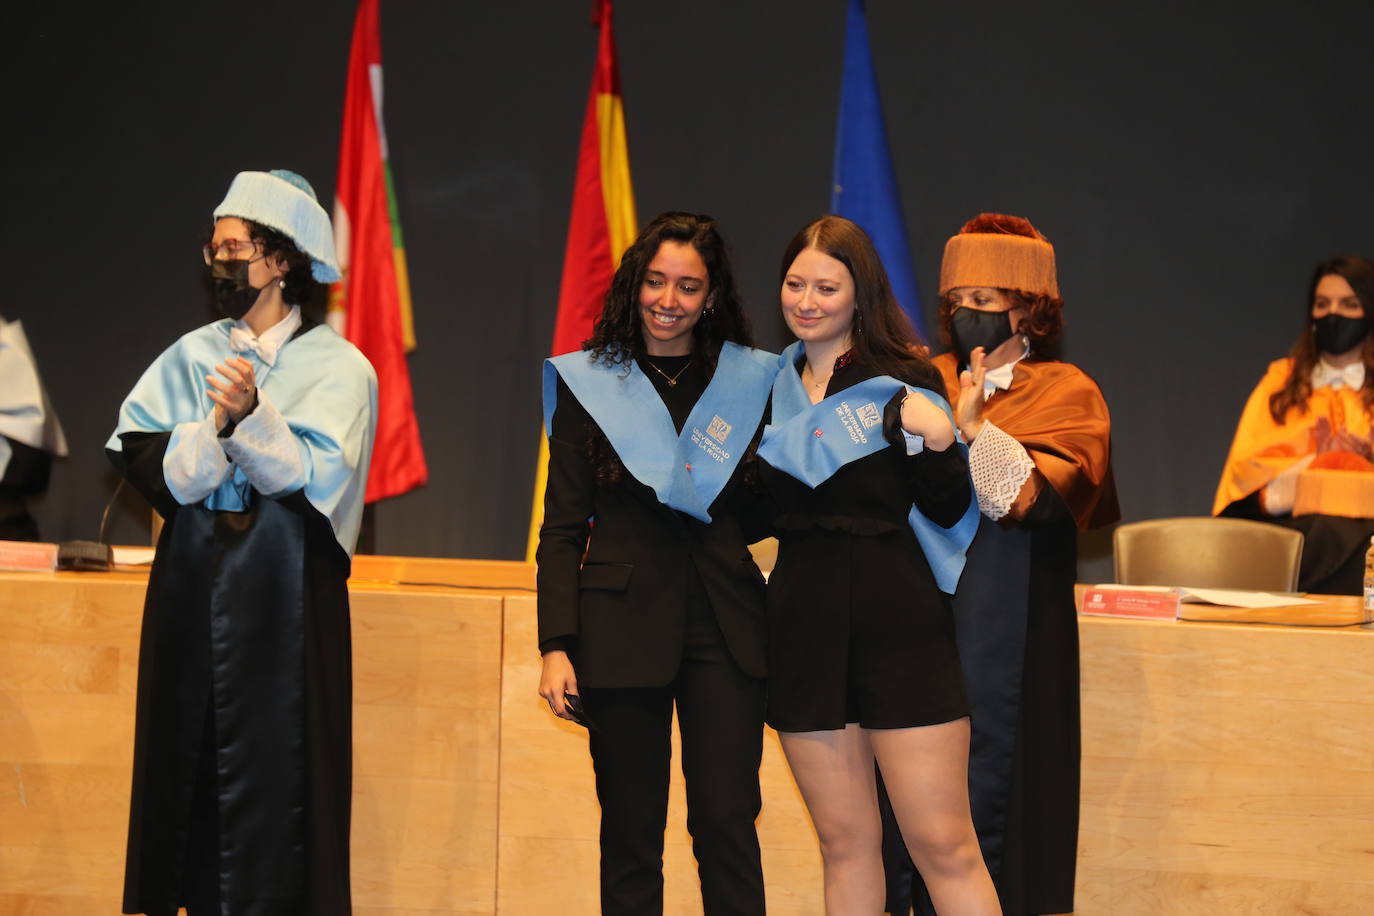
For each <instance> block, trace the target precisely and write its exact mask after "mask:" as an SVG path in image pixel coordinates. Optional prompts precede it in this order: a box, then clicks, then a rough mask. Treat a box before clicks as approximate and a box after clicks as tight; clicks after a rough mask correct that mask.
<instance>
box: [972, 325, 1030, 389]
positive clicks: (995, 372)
mask: <svg viewBox="0 0 1374 916" xmlns="http://www.w3.org/2000/svg"><path fill="white" fill-rule="evenodd" d="M1023 339H1024V338H1023ZM1029 355H1030V343H1029V342H1027V343H1026V348H1025V349H1024V350H1022V351H1021V355H1020V356H1018V357H1016V359H1014V360H1012V361H1011V362H1009V363H1006V364H1004V365H1001V366H998V367H997V368H996V369H989V370H987V371H986V372H984V373H983V400H985V401H986V400H987V399H988V398H990V397H992V396H993V394H994V393H995V392H997V391H1006V390H1007V389H1008V388H1010V387H1011V375H1012V372H1013V371H1014V370H1015V369H1016V364H1017V363H1019V362H1021V360H1023V359H1025V358H1026V357H1027V356H1029Z"/></svg>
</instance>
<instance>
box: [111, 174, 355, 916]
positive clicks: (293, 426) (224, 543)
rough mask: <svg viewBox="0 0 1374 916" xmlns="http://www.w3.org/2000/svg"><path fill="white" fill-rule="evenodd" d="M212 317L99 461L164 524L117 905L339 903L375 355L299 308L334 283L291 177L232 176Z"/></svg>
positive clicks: (199, 907)
mask: <svg viewBox="0 0 1374 916" xmlns="http://www.w3.org/2000/svg"><path fill="white" fill-rule="evenodd" d="M203 255H204V259H205V264H206V267H207V269H208V270H209V272H210V276H211V278H212V281H213V286H214V292H215V300H216V302H217V304H218V305H219V307H220V309H221V311H223V312H224V314H225V316H226V317H225V318H223V319H221V320H219V321H216V322H213V323H212V324H209V325H206V326H204V327H202V328H199V329H197V330H194V331H191V332H190V333H188V334H186V335H184V336H183V337H181V338H180V339H179V340H177V341H176V342H175V343H173V344H172V345H171V346H170V347H169V348H167V350H165V351H164V352H163V353H162V355H161V356H159V357H158V358H157V359H156V360H155V361H154V362H153V364H152V366H150V367H149V368H148V370H147V371H146V372H144V374H143V377H142V378H141V379H139V381H138V382H137V384H135V385H134V388H133V390H132V391H131V392H130V393H129V396H128V398H127V399H126V400H125V401H124V405H123V407H122V408H121V409H120V413H119V423H118V426H117V428H116V429H115V433H114V435H113V436H111V437H110V440H109V442H108V443H107V444H106V452H107V454H108V455H109V456H110V460H111V461H112V462H113V463H114V465H115V467H116V468H118V469H119V471H120V473H122V474H123V475H124V476H125V477H126V478H127V479H128V480H129V482H130V483H132V484H133V485H134V486H135V487H136V488H137V489H138V490H139V491H140V492H141V493H142V494H143V495H144V496H145V497H146V498H147V499H148V501H149V502H150V503H151V504H152V505H153V507H154V508H155V509H157V511H158V512H159V513H160V514H161V515H162V516H163V518H164V519H165V520H166V523H165V525H164V526H163V529H162V534H161V537H160V538H159V540H158V546H157V558H156V560H155V561H154V563H153V569H152V574H151V576H150V578H149V583H148V595H147V599H146V603H145V607H144V618H143V636H142V644H141V648H140V652H139V672H138V712H137V725H136V729H135V737H134V779H133V797H132V802H131V806H130V815H129V847H128V859H127V864H126V872H125V885H124V912H126V913H147V914H149V916H175V914H176V912H177V909H178V907H186V909H187V911H188V913H189V914H190V916H200V914H202V913H204V914H212V913H213V914H224V916H232V914H240V913H242V914H249V913H253V914H257V913H310V914H312V916H333V914H345V913H349V912H350V911H351V904H350V897H349V856H348V842H349V797H350V791H351V781H352V764H351V737H352V735H351V705H352V674H351V668H350V665H351V648H350V641H349V617H348V591H347V585H346V583H347V579H348V573H349V566H350V558H351V555H352V553H353V548H354V544H355V542H356V540H357V535H358V525H359V520H360V518H361V515H362V508H363V491H364V486H365V484H366V481H367V468H368V461H369V458H370V456H371V452H372V439H373V432H374V429H375V426H376V422H375V417H376V406H377V379H376V375H375V373H374V372H373V370H372V366H371V365H370V364H369V363H368V362H367V359H366V358H365V357H364V356H363V355H362V354H361V353H359V352H358V350H357V349H355V348H354V347H353V345H352V344H350V343H348V342H347V341H346V340H344V339H342V338H341V337H339V336H338V335H337V334H336V333H334V331H332V330H330V329H329V328H328V327H326V326H323V325H320V324H317V323H315V322H313V321H311V320H310V319H308V318H306V317H304V316H302V314H301V309H300V304H301V303H302V302H305V301H307V300H308V299H309V298H310V297H311V296H312V295H313V294H314V293H315V292H316V291H317V290H318V287H319V285H320V284H322V283H328V282H331V281H333V280H337V279H338V277H339V271H338V267H337V263H336V260H335V256H334V243H333V234H332V231H331V228H330V224H329V217H328V215H327V214H326V213H325V211H324V210H323V208H321V207H320V205H319V203H318V201H317V200H316V197H315V192H314V190H313V189H312V188H311V187H310V185H309V183H308V182H306V181H305V179H303V178H302V177H301V176H299V175H297V174H295V173H294V172H288V171H284V170H274V171H271V172H241V173H239V174H238V175H237V176H236V177H235V178H234V181H233V183H232V184H231V185H230V187H229V192H228V194H227V195H226V196H225V198H224V200H223V202H221V203H220V205H219V206H218V207H216V208H215V210H214V230H213V235H212V236H211V238H210V241H209V242H208V243H207V244H206V245H205V246H204V250H203Z"/></svg>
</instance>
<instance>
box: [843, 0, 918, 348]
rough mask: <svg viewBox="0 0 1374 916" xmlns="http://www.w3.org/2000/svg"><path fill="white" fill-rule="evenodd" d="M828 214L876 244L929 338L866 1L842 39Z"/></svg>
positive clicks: (852, 2)
mask: <svg viewBox="0 0 1374 916" xmlns="http://www.w3.org/2000/svg"><path fill="white" fill-rule="evenodd" d="M830 210H831V212H832V213H835V214H837V215H839V216H843V217H845V218H846V219H850V220H853V221H854V222H856V223H858V224H859V225H860V226H862V227H863V229H864V231H865V232H867V233H868V234H869V236H870V237H871V238H872V239H873V244H874V245H875V246H876V247H877V249H878V255H879V256H880V257H881V258H882V259H883V266H884V267H886V268H887V276H888V279H890V280H891V281H892V290H893V292H894V293H895V294H896V296H897V302H898V303H900V304H901V306H902V311H904V312H906V314H907V317H908V318H910V319H911V323H912V325H913V326H914V327H915V328H916V331H917V333H919V334H920V335H921V336H922V337H924V336H925V321H924V319H923V317H922V315H921V299H920V295H919V294H918V293H917V292H916V274H915V271H914V270H912V267H911V247H910V245H908V244H907V239H906V224H905V222H904V220H903V219H902V198H901V195H900V194H898V193H897V176H896V174H894V172H893V170H892V156H891V155H890V154H889V153H888V148H887V128H886V127H884V125H883V106H882V102H881V101H879V98H878V78H877V76H876V75H875V74H874V72H873V54H872V52H871V51H870V50H869V47H868V23H867V20H866V18H865V16H864V0H849V15H848V17H847V20H846V22H845V33H844V76H843V83H842V85H841V87H840V117H839V123H838V125H837V127H836V130H835V172H834V177H833V183H832V186H831V196H830Z"/></svg>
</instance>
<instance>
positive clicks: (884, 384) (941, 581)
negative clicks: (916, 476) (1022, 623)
mask: <svg viewBox="0 0 1374 916" xmlns="http://www.w3.org/2000/svg"><path fill="white" fill-rule="evenodd" d="M801 346H802V345H801V343H800V342H797V343H794V344H792V345H791V346H790V347H788V348H787V349H786V350H784V351H783V354H782V359H781V360H780V361H779V362H780V364H781V370H780V371H779V372H778V375H777V378H776V379H775V380H774V382H773V422H772V423H770V424H769V425H768V426H766V427H764V430H763V442H762V443H760V445H759V457H760V458H762V459H763V460H764V461H767V462H768V463H769V464H771V465H772V466H773V467H775V468H777V469H778V470H780V471H783V472H785V473H787V474H790V475H791V476H792V477H795V478H796V479H797V480H800V481H801V482H802V483H804V484H806V485H807V486H808V487H811V488H812V489H815V488H816V487H818V486H820V485H821V484H823V483H825V481H827V480H829V479H830V477H831V476H832V475H833V474H834V473H835V472H836V471H838V470H839V469H840V468H842V467H844V466H845V465H846V464H849V463H850V462H851V461H858V460H859V459H860V458H863V457H865V456H867V455H871V454H873V453H874V452H877V451H879V450H880V449H884V448H888V447H889V446H890V443H889V442H888V441H887V440H886V439H884V438H883V408H884V407H885V406H886V405H887V402H888V401H890V400H891V399H892V396H893V395H894V394H896V393H897V392H898V391H905V390H906V387H907V386H906V385H905V384H903V383H902V382H899V381H898V380H897V379H895V378H892V377H890V376H886V375H882V376H878V377H877V378H871V379H868V380H867V381H864V382H860V383H859V384H857V385H854V386H852V387H850V388H846V389H845V390H843V391H840V392H838V393H836V394H832V395H831V396H830V397H828V398H826V399H824V400H823V401H821V402H820V403H818V404H812V403H811V399H810V398H809V397H807V394H806V389H805V387H804V386H803V385H802V382H801V377H800V376H799V375H798V374H797V372H796V368H795V367H796V362H797V359H798V357H799V356H800V354H801ZM915 391H916V393H917V394H920V395H922V396H924V397H925V398H926V399H927V400H929V401H930V402H931V403H932V404H934V405H936V406H937V407H939V408H940V409H941V410H943V411H944V412H945V415H946V416H948V417H949V418H950V425H951V426H952V425H954V415H953V413H952V412H951V411H950V409H949V404H948V403H947V402H946V401H945V399H944V398H942V397H940V396H939V395H938V394H936V393H935V392H933V391H929V390H927V389H925V388H916V389H915ZM955 430H956V431H955V436H956V438H957V437H958V427H955ZM957 444H958V447H959V448H965V446H964V444H963V440H962V439H958V443H957ZM907 521H908V522H909V523H910V524H911V530H912V531H914V532H915V533H916V540H917V541H919V542H920V544H921V549H922V550H923V551H925V555H926V560H927V561H928V562H929V563H930V569H931V572H933V573H934V574H935V582H936V584H937V585H939V586H940V590H941V591H943V592H946V593H947V594H951V595H952V594H954V590H955V588H956V587H957V586H958V585H959V576H960V575H961V574H962V573H963V571H964V558H965V554H966V553H967V551H968V545H969V544H970V543H971V542H972V541H973V535H974V534H975V533H976V532H977V531H978V503H977V500H975V499H973V497H972V494H971V493H970V498H969V507H968V509H967V510H965V512H964V515H963V517H962V518H960V519H959V521H958V522H957V523H956V524H955V525H954V526H953V527H951V528H941V527H940V526H939V525H937V524H935V523H934V522H932V521H931V520H930V519H928V518H926V517H925V515H923V514H922V513H921V510H919V509H917V508H916V507H915V506H912V507H911V512H910V513H909V514H908V515H907Z"/></svg>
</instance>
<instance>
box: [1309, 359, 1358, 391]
mask: <svg viewBox="0 0 1374 916" xmlns="http://www.w3.org/2000/svg"><path fill="white" fill-rule="evenodd" d="M1328 385H1329V386H1331V387H1332V388H1337V389H1339V388H1340V387H1341V386H1342V385H1344V386H1346V387H1347V388H1349V389H1351V390H1352V391H1359V390H1360V389H1361V388H1362V387H1364V363H1362V362H1359V361H1356V362H1353V363H1351V364H1350V365H1348V366H1346V367H1345V368H1344V369H1338V368H1337V367H1335V366H1333V365H1331V364H1330V363H1328V362H1327V361H1326V360H1324V359H1322V360H1318V361H1317V365H1316V366H1314V367H1313V368H1312V387H1313V388H1325V387H1326V386H1328Z"/></svg>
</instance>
